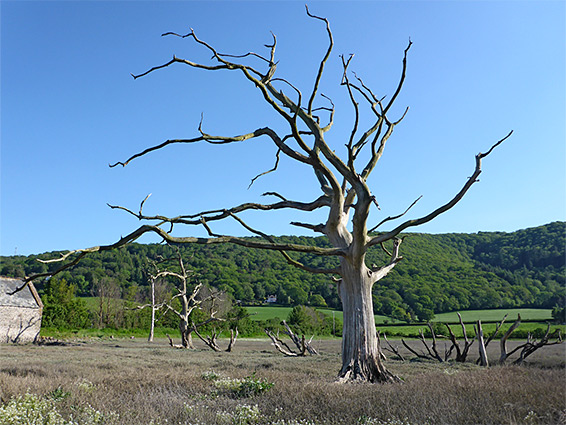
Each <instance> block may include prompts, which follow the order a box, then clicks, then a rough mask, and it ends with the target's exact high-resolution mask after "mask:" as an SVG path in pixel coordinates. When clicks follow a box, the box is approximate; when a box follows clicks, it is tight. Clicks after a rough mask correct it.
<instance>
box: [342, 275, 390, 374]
mask: <svg viewBox="0 0 566 425" xmlns="http://www.w3.org/2000/svg"><path fill="white" fill-rule="evenodd" d="M351 271H352V272H353V273H351V274H349V275H346V274H344V275H343V279H342V282H341V284H340V285H339V293H340V295H341V298H342V308H343V311H344V323H343V330H342V369H341V370H340V373H339V375H338V376H339V380H340V381H341V382H346V381H358V380H359V381H365V382H395V381H399V378H398V377H396V376H395V375H393V374H392V373H391V372H389V371H388V370H387V369H386V368H385V366H384V365H383V364H382V362H381V359H380V349H379V345H378V343H377V333H376V329H375V318H374V315H373V302H372V296H371V286H372V283H371V280H370V279H369V277H368V276H369V275H368V273H367V272H368V271H369V270H367V269H366V270H364V271H362V272H361V273H357V274H355V271H354V270H351Z"/></svg>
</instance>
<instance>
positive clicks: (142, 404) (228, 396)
mask: <svg viewBox="0 0 566 425" xmlns="http://www.w3.org/2000/svg"><path fill="white" fill-rule="evenodd" d="M195 344H196V345H197V349H196V350H190V351H189V350H176V349H173V348H170V347H169V346H168V345H167V342H166V341H165V340H157V341H156V342H155V343H153V344H149V343H147V342H145V341H144V340H141V339H134V340H131V339H114V340H110V339H102V340H95V341H94V340H75V341H72V342H68V343H67V344H65V345H53V346H37V345H24V346H17V345H4V346H1V347H0V352H1V362H0V424H2V425H4V424H22V423H24V424H25V423H62V424H66V423H68V422H64V421H65V420H68V418H69V416H70V415H72V416H73V418H74V420H75V423H80V424H95V423H96V424H105V425H110V424H111V425H133V424H136V425H140V424H141V425H146V424H147V425H149V424H152V425H157V424H163V425H164V424H184V425H189V424H194V425H196V424H200V425H206V424H219V425H222V424H225V425H228V424H241V425H244V424H250V425H251V424H266V425H267V424H277V425H322V424H328V425H356V424H360V425H361V424H365V425H372V424H373V425H427V424H428V425H433V424H434V425H448V424H450V425H460V424H462V425H464V424H469V425H472V424H475V425H482V424H510V425H511V424H512V425H518V424H560V423H562V424H563V423H564V421H565V419H566V387H565V385H564V380H563V378H564V358H565V357H564V355H565V349H566V344H562V345H555V346H551V347H545V348H543V349H541V350H539V351H537V352H536V353H535V354H533V356H532V357H530V358H529V365H528V366H524V367H512V366H494V367H490V368H481V367H479V366H476V365H475V364H474V361H475V357H476V354H475V353H474V356H471V357H472V358H471V359H470V363H466V364H457V363H453V362H448V363H438V362H432V361H419V362H409V361H407V362H401V361H398V360H392V359H389V360H387V361H386V365H387V368H388V369H389V370H391V371H392V372H393V373H395V374H397V375H399V376H401V377H402V378H403V383H402V384H387V385H377V384H374V385H372V384H346V385H341V384H337V383H336V382H335V378H334V377H335V376H336V374H337V372H338V370H339V368H340V354H339V353H340V341H339V340H316V341H314V345H315V347H316V348H317V349H318V350H319V352H320V353H321V355H320V356H311V357H301V358H289V357H284V356H282V355H280V354H279V353H278V352H276V351H275V350H274V349H273V347H271V346H270V344H269V342H268V341H266V340H251V339H241V340H238V342H237V344H236V346H235V349H234V352H232V353H216V352H212V351H210V350H206V349H205V348H204V345H203V344H201V343H200V341H195ZM220 344H221V345H222V346H225V345H226V341H225V340H222V341H220ZM410 344H414V347H415V348H417V347H418V341H411V342H410ZM513 344H516V343H515V342H511V343H510V346H511V347H512V346H513ZM495 345H496V344H495ZM496 348H497V347H492V346H491V345H490V346H489V347H488V349H489V350H490V351H489V354H490V357H491V359H492V360H494V359H496V358H497V355H498V352H497V351H496ZM419 349H420V347H419ZM494 350H495V351H494ZM407 353H408V352H404V354H407ZM246 377H247V378H246ZM242 382H246V383H247V384H246V385H247V387H246V388H248V390H249V391H245V392H242V391H241V388H242V386H241V383H242ZM26 393H28V394H30V395H28V396H27V398H25V399H18V398H17V397H23V396H24V395H25V394H26ZM18 400H19V401H18ZM26 409H27V413H28V414H30V415H31V413H36V414H38V412H43V414H44V415H46V414H50V415H51V417H52V419H53V418H55V417H57V415H60V418H61V420H60V421H58V422H55V421H53V422H40V421H39V420H37V421H36V422H26V421H25V420H24V419H22V415H23V412H24V411H26ZM30 412H31V413H30ZM18 417H19V419H18ZM29 417H30V416H28V418H29Z"/></svg>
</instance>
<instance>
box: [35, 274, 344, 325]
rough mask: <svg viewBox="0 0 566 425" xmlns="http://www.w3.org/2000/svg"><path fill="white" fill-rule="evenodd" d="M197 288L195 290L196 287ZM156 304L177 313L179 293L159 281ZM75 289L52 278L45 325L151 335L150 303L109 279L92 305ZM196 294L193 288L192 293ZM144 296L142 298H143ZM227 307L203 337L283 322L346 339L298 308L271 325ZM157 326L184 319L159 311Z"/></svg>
mask: <svg viewBox="0 0 566 425" xmlns="http://www.w3.org/2000/svg"><path fill="white" fill-rule="evenodd" d="M192 287H193V288H194V285H192ZM155 289H156V296H155V304H156V305H161V304H163V303H164V302H165V301H167V302H168V303H169V305H170V306H171V307H172V308H173V309H176V310H180V308H181V307H180V304H179V302H178V301H177V299H175V298H174V288H172V287H171V286H170V285H167V282H164V281H159V282H158V283H157V285H156V286H155ZM76 290H77V288H76V286H75V285H73V284H72V283H69V282H67V280H66V279H64V278H58V277H54V278H51V279H49V281H48V282H47V283H46V284H45V286H44V289H43V290H41V291H40V292H41V298H42V300H43V303H44V310H43V320H42V326H44V327H48V328H55V329H60V330H75V329H89V328H95V329H116V330H118V329H143V330H147V331H149V329H150V327H151V310H150V309H149V308H145V309H140V308H138V307H139V306H141V305H144V304H145V305H146V306H148V303H149V302H150V299H149V298H146V299H141V298H140V297H139V296H138V300H137V301H129V300H125V299H123V298H120V296H119V295H120V288H119V286H118V285H117V284H116V282H113V281H112V280H110V279H103V280H101V281H99V282H97V283H96V285H95V292H94V294H95V295H96V297H93V298H91V299H90V300H89V302H88V303H87V301H86V300H85V298H80V297H77V296H76ZM191 290H192V288H191ZM138 295H139V294H138ZM222 302H223V303H225V305H224V306H222V307H221V308H219V310H221V313H220V314H219V315H218V316H216V318H217V319H218V320H216V321H212V322H211V323H210V324H208V325H207V326H205V327H204V328H203V330H202V331H203V332H210V331H212V330H216V331H220V332H222V331H224V332H229V330H230V329H236V328H237V329H238V331H239V333H240V334H241V335H248V336H252V335H263V333H264V329H270V330H274V331H277V330H280V329H281V319H286V320H287V323H288V324H289V325H290V326H291V327H292V328H293V330H295V331H296V332H298V333H308V334H316V335H331V334H333V335H337V336H340V335H341V331H342V328H341V323H340V322H338V321H333V320H332V318H331V317H328V316H326V315H324V314H323V313H321V312H319V311H317V310H316V309H314V308H311V307H307V306H303V305H299V306H296V307H294V308H293V310H292V311H291V313H290V314H289V315H288V317H283V318H275V319H272V320H267V321H257V320H251V318H250V316H249V314H248V312H247V310H246V309H245V308H243V307H241V306H240V305H237V304H235V303H234V300H233V299H232V298H231V297H225V298H223V301H222ZM209 317H210V312H209V311H208V309H207V308H197V309H195V310H194V311H193V312H192V313H191V315H190V319H189V320H190V321H191V322H193V323H203V322H205V321H206V320H207V319H208V318H209ZM156 319H157V320H156V326H158V327H161V328H166V329H177V328H178V327H179V318H178V316H177V315H175V314H174V313H173V312H172V311H170V310H168V309H160V311H158V314H157V315H156Z"/></svg>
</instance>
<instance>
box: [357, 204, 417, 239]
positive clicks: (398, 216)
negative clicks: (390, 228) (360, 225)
mask: <svg viewBox="0 0 566 425" xmlns="http://www.w3.org/2000/svg"><path fill="white" fill-rule="evenodd" d="M422 197H423V195H421V196H419V197H418V198H417V199H415V200H414V201H413V203H412V204H411V205H409V207H408V208H407V209H406V210H405V211H404V212H402V213H401V214H399V215H395V216H393V217H392V216H389V217H387V218H384V219H383V220H381V221H380V222H379V223H378V224H377V225H375V226H374V227H372V228H371V229H370V230H369V232H368V233H372V232H375V230H376V229H377V228H378V227H380V226H381V225H382V224H384V223H386V222H388V221H391V220H397V219H398V218H401V217H403V216H404V215H405V214H407V213H408V212H409V210H410V209H411V208H413V206H414V205H415V204H416V203H417V202H419V201H420V199H421V198H422Z"/></svg>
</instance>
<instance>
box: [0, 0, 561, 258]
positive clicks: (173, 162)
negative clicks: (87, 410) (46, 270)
mask: <svg viewBox="0 0 566 425" xmlns="http://www.w3.org/2000/svg"><path fill="white" fill-rule="evenodd" d="M310 8H311V11H312V12H313V13H316V14H318V15H322V16H325V17H327V18H328V19H329V20H330V23H331V28H332V30H333V33H334V39H335V48H334V52H333V55H332V56H331V58H330V59H329V61H328V66H327V74H326V77H325V79H324V82H323V84H322V87H321V88H322V90H321V91H322V92H323V93H325V94H326V95H328V96H330V97H331V98H332V99H333V101H334V102H335V104H336V106H337V108H336V109H337V111H336V119H335V126H334V128H333V129H332V130H331V132H330V133H329V135H328V141H329V142H330V143H331V144H332V146H333V148H335V149H336V150H337V151H338V152H341V151H342V150H343V146H344V144H345V143H346V141H347V138H348V136H349V132H350V129H351V125H352V117H353V114H352V108H351V104H350V103H349V102H348V101H347V98H346V93H345V90H344V88H343V87H340V85H339V82H340V77H341V72H342V71H341V66H340V59H339V56H338V55H339V54H342V53H344V54H350V53H355V57H354V60H353V62H352V65H351V69H352V70H355V71H356V73H357V74H358V75H359V76H360V77H362V78H363V79H364V82H365V83H366V84H368V85H369V86H370V87H372V88H373V90H374V92H375V93H376V94H380V95H385V94H388V95H391V94H392V93H393V91H394V88H395V86H396V83H397V80H398V78H399V75H400V70H401V59H402V55H403V49H404V48H405V47H406V45H407V42H408V40H409V37H410V38H411V40H412V41H413V43H414V44H413V47H412V48H411V51H410V54H409V64H408V73H407V80H406V84H405V87H404V90H403V92H402V94H401V96H400V97H399V99H398V101H397V110H396V112H397V113H401V112H402V110H403V109H404V108H405V107H406V106H410V108H411V109H410V111H409V114H408V115H407V117H406V118H405V120H404V122H403V123H402V124H401V125H400V126H398V127H397V128H396V131H395V133H394V135H393V137H392V138H391V139H390V141H389V144H388V147H387V149H386V152H385V155H384V156H383V158H382V160H381V162H380V164H379V165H378V169H376V171H375V172H374V175H373V177H372V179H371V181H370V185H371V187H372V188H373V192H374V194H375V195H376V197H377V200H378V202H379V203H380V205H381V207H382V209H381V211H377V210H374V211H373V214H372V217H371V220H370V223H369V225H370V226H371V225H372V223H377V222H379V221H380V220H381V219H382V218H383V217H386V216H389V215H395V214H398V213H400V212H402V211H403V210H404V209H405V208H406V207H407V206H408V205H409V204H410V203H411V202H412V201H413V200H414V199H416V198H417V197H418V196H420V195H423V199H422V200H421V201H420V202H419V204H417V206H416V207H415V208H414V209H413V210H411V213H410V217H418V216H421V215H424V214H426V213H428V212H430V211H431V210H433V209H434V208H436V207H437V206H438V205H440V204H441V203H444V202H446V201H447V200H448V199H450V198H451V197H452V196H453V194H455V193H456V192H457V191H458V190H459V189H460V187H461V186H462V184H463V183H464V181H465V179H466V178H467V177H468V176H470V175H471V173H472V172H473V168H474V155H475V154H477V153H478V152H480V151H485V150H486V149H487V148H489V146H491V144H492V143H494V142H495V141H496V140H498V139H500V138H501V137H503V136H505V135H506V134H507V133H508V132H509V130H511V129H513V130H514V131H515V133H514V134H513V136H512V138H511V139H509V140H508V141H507V142H506V143H505V144H503V145H502V146H500V147H499V148H498V149H497V150H496V151H495V152H493V154H492V155H490V156H489V157H488V158H486V159H485V160H484V164H483V166H484V172H483V174H482V175H481V181H480V182H479V183H478V184H476V185H474V186H473V187H472V189H471V191H470V192H469V193H468V195H467V196H466V198H465V199H464V200H463V201H462V202H461V203H460V204H458V205H457V206H456V207H455V208H453V209H452V210H451V211H449V212H447V213H446V214H444V215H443V216H441V217H439V218H437V219H436V220H435V221H434V222H431V223H430V224H428V225H426V226H423V227H420V228H418V229H414V230H418V231H421V232H431V233H444V232H477V231H497V230H500V231H514V230H518V229H522V228H526V227H533V226H538V225H541V224H545V223H548V222H551V221H555V220H564V219H566V199H565V198H566V171H565V162H566V147H565V145H566V144H565V140H566V138H565V116H566V111H565V94H566V89H565V51H566V48H565V40H566V34H565V16H566V13H565V2H563V1H548V2H547V1H500V2H492V1H481V2H471V1H470V2H463V1H453V2H448V1H430V2H429V1H414V2H410V1H395V2H393V1H391V2H388V1H360V2H340V1H332V2H323V1H314V2H312V3H310ZM190 27H192V28H194V30H195V32H196V33H197V34H198V35H199V37H200V38H201V39H203V40H206V41H208V42H209V43H211V44H213V45H214V46H216V47H217V48H218V50H219V51H221V52H226V53H235V54H238V53H245V52H248V51H255V52H258V53H264V52H265V50H266V49H265V48H264V47H263V45H264V44H268V43H270V42H271V35H270V32H269V31H273V32H274V33H275V34H276V35H277V37H278V50H277V54H278V60H279V65H278V68H277V74H276V75H277V76H279V77H282V78H286V79H288V80H289V81H291V82H293V83H294V84H295V85H296V86H297V87H299V88H300V89H301V90H302V91H303V94H304V96H306V95H307V94H308V93H309V91H310V90H311V88H312V84H313V78H314V75H315V74H316V70H317V67H318V61H319V60H320V58H321V57H322V55H323V54H324V50H325V48H326V35H325V31H324V27H323V25H322V24H321V23H320V22H319V21H314V20H312V19H309V18H308V17H307V16H306V15H305V12H304V3H303V2H293V1H285V2H283V1H282V2H277V1H269V2H261V1H253V2H239V1H231V2H215V1H210V2H192V1H185V2H182V1H177V2H137V1H123V2H102V1H100V2H99V1H96V2H86V1H85V2H82V1H81V2H78V1H77V2H73V1H64V2H52V1H41V2H33V1H2V2H1V43H2V44H1V53H2V57H1V138H2V139H1V143H2V151H1V154H2V156H1V221H0V225H1V229H0V230H1V245H0V253H1V254H2V255H12V254H14V253H15V252H16V250H17V253H18V254H26V255H27V254H31V253H41V252H45V251H51V250H63V249H77V248H84V247H89V246H93V245H100V244H107V243H112V242H114V241H116V240H117V239H118V238H119V237H120V236H121V235H123V234H126V233H129V232H130V231H132V230H134V229H135V228H136V227H137V226H138V225H139V223H138V221H137V220H136V219H135V218H133V217H131V216H129V215H128V214H126V213H124V212H121V211H113V210H110V209H109V208H108V207H107V206H106V203H107V202H108V203H112V204H120V205H123V206H126V207H129V208H131V209H134V210H137V208H138V207H139V203H140V201H141V200H142V199H143V198H144V197H145V196H146V195H147V194H149V193H152V196H151V198H150V199H149V200H148V202H147V204H146V207H145V212H146V213H147V214H163V215H172V216H173V215H179V214H188V213H195V212H199V211H202V210H206V209H213V208H219V207H230V206H235V205H237V204H239V203H241V202H247V201H255V202H262V201H263V202H266V201H268V199H265V198H262V197H260V195H261V194H262V193H263V192H266V191H277V192H279V193H281V194H283V195H285V196H287V197H288V198H291V199H297V200H301V201H310V200H314V199H315V197H317V196H318V193H319V192H318V187H317V184H316V181H315V179H314V178H313V175H312V173H311V172H310V171H309V170H306V169H304V167H301V166H299V165H296V164H293V163H292V162H291V161H290V160H282V162H281V165H280V170H279V171H278V172H277V173H273V174H270V175H268V176H265V177H264V178H262V179H260V180H258V181H257V182H256V184H254V186H252V188H251V189H249V190H248V189H247V186H248V184H249V181H250V179H251V178H252V177H254V176H255V175H256V174H258V173H260V172H262V171H266V170H267V169H269V168H271V167H272V165H273V163H274V154H275V148H274V146H273V145H272V144H271V143H270V142H269V141H268V140H267V139H258V140H253V141H250V142H246V143H242V144H237V145H231V146H223V147H217V146H210V145H190V146H173V147H169V148H166V149H164V150H162V151H159V152H156V153H154V154H153V155H150V156H147V157H144V158H141V159H139V160H137V161H134V162H132V163H131V164H130V165H129V166H127V167H126V168H114V169H110V168H108V163H111V162H115V161H120V160H125V159H126V158H128V157H129V156H130V155H131V154H134V153H136V152H138V151H140V150H143V149H144V148H146V147H149V146H152V145H155V144H158V143H161V142H162V141H164V140H166V139H168V138H191V137H195V136H197V135H198V133H197V126H198V122H199V119H200V114H201V112H202V113H204V129H205V130H206V131H207V132H208V133H213V134H223V135H234V134H240V133H244V132H249V131H252V130H254V129H255V128H258V127H263V126H271V127H274V128H282V124H281V122H280V120H279V119H278V118H277V117H276V116H275V114H274V113H273V112H272V111H271V110H270V109H269V108H268V107H266V106H264V104H263V103H262V101H261V97H260V94H259V92H258V91H257V89H255V88H254V87H253V86H252V85H250V84H249V83H247V81H244V80H243V79H242V78H241V77H240V75H238V74H236V73H230V72H214V73H206V72H204V71H198V70H194V69H190V68H188V67H183V66H180V65H179V66H176V67H171V68H168V69H165V70H161V71H160V72H157V73H154V74H151V75H149V76H147V77H144V78H141V79H138V80H135V81H134V80H133V79H132V77H131V76H130V73H140V72H143V71H145V70H147V69H148V68H150V67H152V66H154V65H159V64H162V63H164V62H166V61H168V60H169V59H170V58H171V57H172V55H173V54H176V55H177V56H179V57H184V58H187V59H193V60H198V61H207V60H208V59H209V55H208V53H207V52H204V51H203V50H202V49H199V48H198V47H197V46H196V45H195V44H194V43H193V42H192V41H191V40H190V39H186V40H181V39H176V38H170V37H169V38H167V37H160V34H161V33H163V32H167V31H176V32H180V33H184V32H188V30H189V28H190ZM258 66H259V67H261V64H259V65H258ZM360 102H361V100H360ZM322 104H323V103H319V105H322ZM364 117H365V118H366V119H370V118H371V117H370V116H369V114H366V115H364ZM365 122H366V123H367V122H368V121H365ZM407 217H409V216H407ZM245 218H246V220H249V223H250V224H252V225H253V226H255V227H257V228H260V229H262V230H263V231H265V232H268V233H272V234H310V233H305V232H301V231H300V229H297V228H294V227H290V226H288V224H287V223H288V222H289V221H291V220H293V219H295V220H297V219H298V220H302V221H308V220H309V218H308V216H307V217H305V216H303V215H301V216H299V217H295V216H290V215H289V214H286V213H279V212H278V213H265V214H263V213H262V214H257V213H256V214H254V213H251V214H248V215H246V216H245ZM320 219H321V216H320V215H317V216H314V217H313V218H312V219H311V221H312V222H318V221H320ZM214 230H216V231H217V232H224V233H232V234H239V235H241V234H245V233H244V232H242V230H241V229H240V228H238V227H236V226H235V225H234V224H233V223H226V224H225V225H215V226H214ZM184 234H187V235H189V234H192V235H201V234H203V233H202V231H201V230H200V229H197V228H188V229H186V230H185V231H184ZM143 241H152V239H150V238H147V239H143V240H142V242H143Z"/></svg>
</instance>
